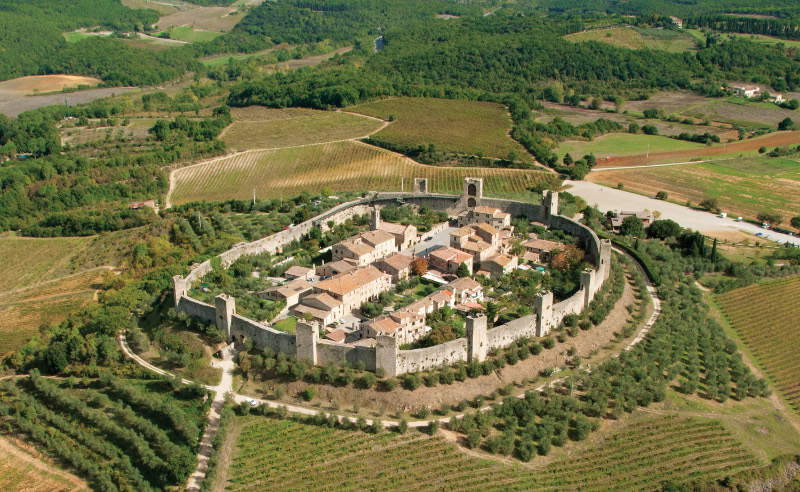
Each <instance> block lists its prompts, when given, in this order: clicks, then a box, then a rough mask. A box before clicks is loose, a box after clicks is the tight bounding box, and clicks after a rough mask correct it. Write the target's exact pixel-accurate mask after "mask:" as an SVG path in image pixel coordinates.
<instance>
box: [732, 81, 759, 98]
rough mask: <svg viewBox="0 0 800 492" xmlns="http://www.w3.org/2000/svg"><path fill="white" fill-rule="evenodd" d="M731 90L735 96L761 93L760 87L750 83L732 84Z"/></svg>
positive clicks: (751, 96) (756, 95) (753, 95)
mask: <svg viewBox="0 0 800 492" xmlns="http://www.w3.org/2000/svg"><path fill="white" fill-rule="evenodd" d="M731 90H733V93H734V94H736V95H737V96H742V97H747V98H753V97H758V96H760V95H761V87H759V86H757V85H750V84H734V85H731Z"/></svg>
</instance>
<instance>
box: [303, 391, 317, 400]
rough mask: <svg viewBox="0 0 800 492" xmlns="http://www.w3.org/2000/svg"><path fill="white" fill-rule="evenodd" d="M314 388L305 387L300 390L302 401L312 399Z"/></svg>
mask: <svg viewBox="0 0 800 492" xmlns="http://www.w3.org/2000/svg"><path fill="white" fill-rule="evenodd" d="M314 393H315V392H314V388H306V389H304V390H303V391H301V392H300V398H301V399H302V400H303V401H311V400H313V399H314Z"/></svg>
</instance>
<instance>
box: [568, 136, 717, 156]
mask: <svg viewBox="0 0 800 492" xmlns="http://www.w3.org/2000/svg"><path fill="white" fill-rule="evenodd" d="M703 147H705V145H703V144H699V143H695V142H687V141H684V140H676V139H674V138H669V137H661V136H658V135H644V134H632V133H609V134H606V135H601V136H599V137H597V138H595V139H594V140H591V141H584V140H566V141H564V142H562V143H561V145H559V146H558V151H557V152H558V154H559V155H561V156H563V155H564V154H566V153H569V154H570V155H572V157H574V158H576V159H577V158H579V157H581V156H584V155H586V154H594V155H595V156H596V157H597V158H598V159H599V158H606V159H610V160H613V159H614V158H615V157H617V156H626V155H638V154H646V153H651V154H652V153H656V152H666V151H673V150H675V151H676V150H694V149H700V148H703Z"/></svg>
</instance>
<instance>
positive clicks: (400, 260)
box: [375, 253, 414, 283]
mask: <svg viewBox="0 0 800 492" xmlns="http://www.w3.org/2000/svg"><path fill="white" fill-rule="evenodd" d="M413 262H414V257H412V256H409V255H406V254H403V253H395V254H393V255H391V256H387V257H386V258H384V259H382V260H379V261H378V262H376V263H375V267H376V268H377V269H378V270H380V271H382V272H383V273H387V274H389V275H391V276H392V282H395V283H396V282H399V281H401V280H405V279H407V278H408V277H409V275H411V264H412V263H413Z"/></svg>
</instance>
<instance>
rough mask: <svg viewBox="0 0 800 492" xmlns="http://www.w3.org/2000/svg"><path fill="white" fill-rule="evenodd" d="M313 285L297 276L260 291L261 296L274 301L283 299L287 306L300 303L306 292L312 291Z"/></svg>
mask: <svg viewBox="0 0 800 492" xmlns="http://www.w3.org/2000/svg"><path fill="white" fill-rule="evenodd" d="M312 289H313V286H312V285H311V284H310V283H308V282H307V281H305V280H304V279H302V278H296V279H294V280H291V281H289V282H287V283H285V284H283V285H276V286H275V287H270V288H268V289H266V290H264V291H262V292H259V293H258V296H259V297H262V298H264V299H270V300H273V301H283V302H285V303H286V307H292V306H294V305H295V304H298V303H300V300H301V299H302V298H303V296H305V295H306V294H308V293H310V292H311V290H312Z"/></svg>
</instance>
